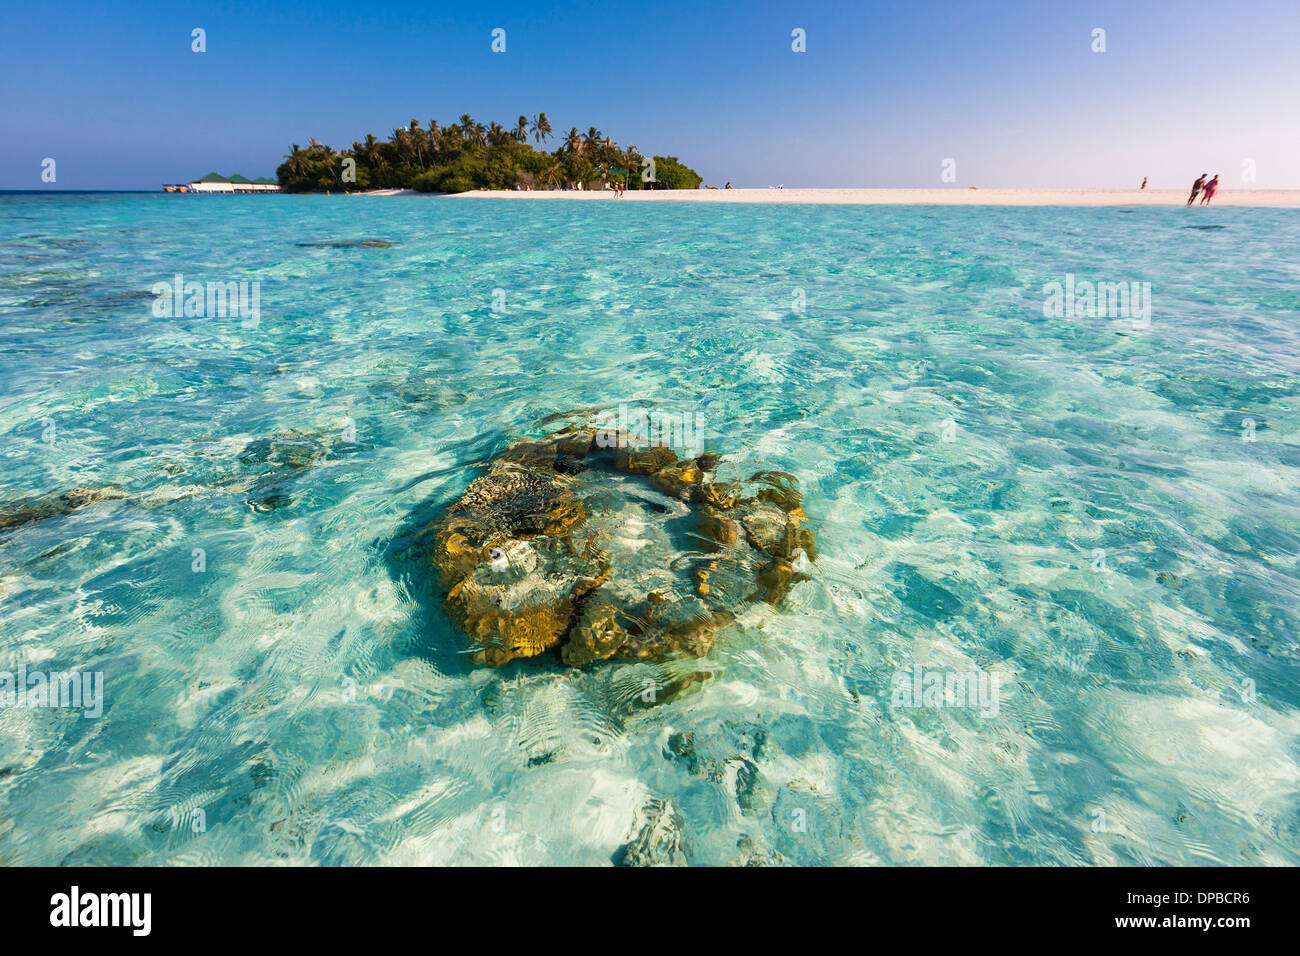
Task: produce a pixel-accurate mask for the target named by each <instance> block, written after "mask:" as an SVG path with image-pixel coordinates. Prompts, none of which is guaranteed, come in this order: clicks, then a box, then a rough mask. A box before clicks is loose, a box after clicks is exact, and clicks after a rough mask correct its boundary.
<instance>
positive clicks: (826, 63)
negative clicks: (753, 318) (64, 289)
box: [0, 0, 1300, 189]
mask: <svg viewBox="0 0 1300 956" xmlns="http://www.w3.org/2000/svg"><path fill="white" fill-rule="evenodd" d="M194 27H202V28H203V29H205V30H206V31H207V52H206V53H202V54H199V53H193V52H191V49H190V44H191V39H190V31H191V30H192V29H193V28H194ZM495 27H502V28H504V29H505V30H506V52H505V53H504V54H496V53H493V52H492V51H491V49H490V45H491V31H492V30H493V28H495ZM796 27H798V28H802V29H804V30H805V31H806V33H807V52H806V53H794V52H792V51H791V48H790V44H791V38H790V33H791V30H792V29H794V28H796ZM1094 28H1102V29H1104V30H1105V31H1106V52H1104V53H1094V52H1092V50H1091V44H1092V31H1093V29H1094ZM0 49H2V50H3V56H0V77H2V78H3V82H2V84H0V86H2V88H3V90H4V96H3V97H2V98H0V131H2V134H0V187H3V188H20V189H21V188H42V183H41V180H40V173H41V161H42V160H43V159H44V158H45V157H52V158H54V159H55V160H56V162H57V164H58V165H57V172H58V180H57V183H56V184H55V186H54V187H52V188H63V189H75V188H87V189H96V188H145V189H153V188H157V187H158V185H159V184H160V183H163V182H175V181H181V180H187V179H190V178H194V177H197V176H200V175H202V174H204V173H206V172H208V171H210V170H217V171H220V172H222V173H226V174H230V173H235V172H239V173H242V174H244V175H246V176H249V177H255V176H263V175H266V176H273V175H274V174H275V167H276V166H277V165H278V164H279V163H280V161H281V159H282V156H283V154H284V153H285V152H286V150H287V148H288V146H289V144H290V143H294V142H297V143H302V144H306V142H307V140H308V139H309V138H310V137H313V136H314V137H316V138H317V139H320V140H323V141H325V142H328V143H331V144H332V145H334V146H336V147H342V146H346V145H347V144H349V143H351V142H352V141H353V140H357V139H361V138H362V137H363V135H364V134H365V133H367V132H374V133H375V134H376V135H380V136H386V135H387V134H389V133H391V131H392V129H393V127H394V126H396V125H399V124H405V123H406V122H407V121H408V120H410V119H411V117H416V118H418V119H419V120H420V121H421V123H425V122H427V121H428V120H429V119H430V118H436V119H438V120H439V121H440V122H447V121H451V120H454V119H455V118H456V117H457V116H459V115H460V114H461V113H462V112H469V113H471V114H472V115H473V116H474V117H475V118H477V119H480V120H482V121H483V122H485V123H486V122H490V121H492V120H497V121H498V122H501V123H502V124H509V123H510V122H512V121H513V120H514V118H515V117H517V116H518V115H519V114H520V113H527V114H529V115H531V114H532V113H534V112H537V111H539V110H545V111H546V112H547V113H548V114H549V116H550V119H551V123H552V125H553V126H554V128H555V129H556V131H557V132H560V131H563V130H567V129H568V128H569V127H570V126H577V127H579V128H580V129H582V130H586V128H587V127H588V126H592V125H594V126H597V127H598V128H600V129H601V130H602V131H604V132H606V133H608V134H609V135H611V136H612V137H613V138H614V139H615V140H616V141H618V142H619V143H622V144H627V143H635V144H636V145H638V146H639V147H640V148H641V150H642V151H643V152H653V153H657V154H665V153H667V154H672V155H677V156H679V157H680V158H681V159H682V160H683V161H685V162H686V163H688V164H689V165H691V166H693V167H694V168H695V169H697V170H698V171H699V172H700V173H701V174H703V175H704V177H705V182H708V183H716V184H718V185H721V184H722V183H723V182H724V181H726V180H731V181H732V182H733V183H734V184H735V185H737V186H767V185H769V184H776V183H784V184H785V185H786V186H787V187H792V186H940V185H945V184H944V183H943V182H941V180H940V173H941V170H942V164H943V161H944V160H945V159H948V158H952V159H953V160H955V161H956V173H957V183H956V185H957V186H965V185H979V186H986V187H993V186H1023V187H1052V186H1056V187H1091V186H1098V187H1129V186H1136V185H1137V184H1138V183H1139V182H1140V181H1141V179H1142V177H1143V176H1148V177H1150V180H1151V186H1152V187H1168V188H1180V189H1181V188H1185V187H1186V186H1188V185H1189V184H1190V182H1191V180H1192V179H1194V178H1195V177H1196V175H1197V174H1199V173H1200V172H1202V171H1209V172H1220V173H1222V174H1223V178H1224V183H1225V187H1232V186H1234V185H1241V174H1242V169H1243V162H1244V161H1246V160H1253V161H1254V168H1255V169H1256V171H1257V176H1258V180H1257V183H1256V184H1255V185H1257V186H1259V187H1263V188H1300V65H1298V64H1300V0H1236V2H1233V3H1210V2H1201V0H1140V2H1139V0H1125V2H1096V3H1085V2H1073V0H1026V2H1017V0H1012V2H986V3H975V2H957V0H911V2H909V0H899V2H892V3H874V2H850V0H842V2H839V3H804V2H786V3H772V2H763V0H758V2H755V0H743V2H742V0H738V2H725V3H680V4H678V3H667V2H658V0H657V2H654V3H646V2H643V0H639V2H625V3H617V2H607V3H596V2H590V3H568V4H554V5H549V6H548V5H546V4H544V3H523V2H515V0H509V2H492V0H475V2H473V3H457V4H454V5H452V4H444V3H440V2H437V0H430V2H424V3H407V2H396V3H390V4H383V5H371V4H368V3H361V2H351V3H334V2H329V0H325V2H311V3H308V2H292V3H275V2H270V3H266V4H242V3H192V4H177V3H170V4H153V3H141V2H132V0H127V2H116V3H103V2H96V3H60V2H49V3H41V4H18V3H16V2H15V3H7V4H5V5H4V6H3V9H2V10H0ZM553 145H554V143H552V146H553ZM45 188H51V187H45Z"/></svg>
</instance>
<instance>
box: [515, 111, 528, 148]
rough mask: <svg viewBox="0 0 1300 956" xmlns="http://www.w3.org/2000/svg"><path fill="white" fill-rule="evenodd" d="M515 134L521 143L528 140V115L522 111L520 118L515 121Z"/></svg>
mask: <svg viewBox="0 0 1300 956" xmlns="http://www.w3.org/2000/svg"><path fill="white" fill-rule="evenodd" d="M514 136H515V139H517V140H519V142H521V143H523V142H527V140H528V117H527V116H525V115H524V114H522V113H520V114H519V119H518V120H517V121H516V122H515V128H514Z"/></svg>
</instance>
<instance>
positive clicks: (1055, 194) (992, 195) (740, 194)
mask: <svg viewBox="0 0 1300 956" xmlns="http://www.w3.org/2000/svg"><path fill="white" fill-rule="evenodd" d="M1190 191H1191V183H1190V182H1189V183H1188V188H1187V189H1145V190H1139V189H952V188H949V189H664V190H655V191H645V192H643V191H638V190H632V191H629V192H627V193H625V194H624V196H623V198H622V199H615V197H614V193H613V192H611V191H608V190H603V191H593V192H583V191H570V192H560V191H558V190H556V191H549V190H548V191H535V192H515V191H513V190H484V189H479V190H474V191H473V192H466V193H457V194H455V195H454V196H446V197H443V198H449V199H485V198H486V199H528V200H534V199H535V200H561V201H563V200H584V201H589V202H590V201H597V200H598V201H601V202H738V203H747V202H748V203H755V202H763V203H825V204H843V205H864V206H882V205H902V206H1181V205H1183V204H1184V203H1185V202H1187V194H1188V193H1189V192H1190ZM385 192H389V194H392V192H395V191H392V192H390V191H385ZM1198 203H1199V199H1198ZM1211 205H1214V206H1273V207H1284V208H1300V189H1232V188H1222V189H1220V190H1219V192H1218V193H1217V194H1216V195H1215V197H1214V199H1213V200H1212V201H1211Z"/></svg>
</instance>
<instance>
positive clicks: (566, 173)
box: [276, 113, 700, 193]
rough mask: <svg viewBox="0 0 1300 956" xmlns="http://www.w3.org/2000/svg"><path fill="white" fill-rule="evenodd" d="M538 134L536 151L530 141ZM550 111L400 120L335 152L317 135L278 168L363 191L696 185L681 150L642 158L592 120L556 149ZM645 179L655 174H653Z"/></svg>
mask: <svg viewBox="0 0 1300 956" xmlns="http://www.w3.org/2000/svg"><path fill="white" fill-rule="evenodd" d="M530 138H531V139H532V140H533V143H535V144H536V145H537V146H538V147H541V148H538V149H534V148H533V145H532V144H530V143H529V142H528V140H529V139H530ZM550 138H551V124H550V121H549V120H548V119H547V118H546V114H545V113H536V114H534V115H533V118H532V120H531V121H530V120H529V119H528V117H526V116H520V117H519V119H518V120H517V121H516V122H515V123H514V125H513V126H511V127H510V128H506V127H504V126H501V125H500V124H498V123H492V124H491V125H489V126H484V125H483V124H482V123H479V122H477V121H475V120H474V118H473V117H471V116H470V115H469V114H462V115H461V117H460V120H459V121H457V122H455V123H452V124H450V125H448V126H440V125H439V124H438V123H437V121H435V120H430V121H429V125H428V126H427V127H421V126H420V121H419V120H414V119H413V120H411V122H410V125H409V126H399V127H398V128H397V129H395V130H393V134H392V136H390V137H389V138H388V139H387V140H379V139H377V138H375V136H373V135H367V136H366V138H365V140H364V141H363V142H359V143H353V144H352V146H351V148H349V149H345V150H343V151H342V152H336V151H335V150H334V149H333V148H332V147H329V146H326V145H325V144H324V143H320V142H317V141H316V140H314V139H313V140H311V142H310V144H309V145H308V146H307V148H306V149H303V148H302V147H300V146H299V145H298V144H297V143H295V144H294V145H293V150H292V152H290V153H289V155H288V156H286V157H285V160H284V162H283V163H282V164H280V168H279V169H278V170H276V174H277V175H278V176H279V179H280V185H281V187H283V188H284V189H286V190H288V191H290V192H327V191H328V192H341V191H346V192H351V191H354V190H359V189H419V190H422V191H424V192H449V193H455V192H465V191H466V190H469V189H514V188H516V187H519V188H529V187H531V188H533V189H559V188H573V187H574V186H575V185H576V184H578V183H582V184H584V188H593V187H594V188H600V185H601V184H602V183H603V182H611V183H624V184H626V186H627V188H628V189H698V188H699V186H700V175H699V174H698V173H697V172H695V170H693V169H691V168H690V167H688V166H686V165H684V164H683V163H682V162H681V161H680V160H678V159H677V157H676V156H654V157H650V158H647V157H644V156H642V155H641V153H640V151H639V150H638V149H637V148H636V147H635V146H628V147H627V148H626V149H624V148H622V147H620V146H619V145H618V143H616V142H614V141H613V140H612V139H610V138H609V137H608V136H604V135H603V134H602V133H601V132H600V130H598V129H596V128H595V127H594V126H593V127H591V128H590V129H588V130H587V132H586V133H585V134H581V133H579V132H578V130H577V128H576V127H575V128H573V129H570V130H569V132H568V134H567V135H566V136H564V137H563V138H562V139H561V140H560V143H559V146H558V147H557V148H556V149H555V150H554V151H553V152H546V151H545V149H544V147H545V144H546V142H547V140H549V139H550ZM647 177H651V178H649V179H647Z"/></svg>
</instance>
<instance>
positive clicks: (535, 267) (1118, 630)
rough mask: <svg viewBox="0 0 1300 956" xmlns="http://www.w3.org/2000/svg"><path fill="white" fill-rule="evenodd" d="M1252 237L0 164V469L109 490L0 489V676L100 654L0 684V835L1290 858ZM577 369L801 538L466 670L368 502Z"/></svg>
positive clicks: (1268, 324)
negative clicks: (634, 626) (668, 618)
mask: <svg viewBox="0 0 1300 956" xmlns="http://www.w3.org/2000/svg"><path fill="white" fill-rule="evenodd" d="M1206 226H1218V227H1222V228H1215V229H1208V228H1202V227H1206ZM362 240H384V241H386V242H388V243H391V245H388V246H386V247H385V246H366V245H330V244H331V243H333V244H337V243H353V242H360V241H362ZM313 243H325V244H326V245H308V244H313ZM1297 263H1300V214H1298V213H1297V212H1295V211H1291V210H1268V209H1259V210H1252V209H1211V210H1191V211H1188V210H1184V209H1181V208H1179V209H1169V210H1161V209H1138V210H1124V209H1115V208H1093V209H1059V208H1035V209H1016V208H1003V209H992V208H988V209H958V208H924V207H911V208H903V207H833V206H793V205H791V206H779V205H777V206H745V205H735V206H731V205H728V206H705V207H698V206H687V205H675V204H654V205H645V204H636V205H619V204H617V203H616V202H613V201H611V202H609V203H575V204H567V203H524V202H511V201H508V200H501V201H494V200H481V201H470V200H459V201H458V200H435V199H428V198H418V199H385V200H376V199H364V198H357V197H301V198H299V197H279V196H250V197H196V196H166V195H158V196H114V195H83V196H76V195H67V196H40V197H31V196H0V434H2V435H3V436H4V441H3V442H2V443H0V500H12V499H18V498H24V497H30V496H32V495H38V494H48V493H54V492H60V491H64V490H66V489H68V488H70V487H73V486H78V485H91V486H101V485H107V484H116V485H119V486H121V487H122V488H123V489H125V490H126V491H127V492H128V493H129V497H128V498H126V499H122V500H115V501H104V502H100V503H98V504H95V505H91V506H89V507H86V508H83V509H80V510H77V511H75V512H73V513H71V514H67V515H63V516H56V517H52V518H49V519H48V520H45V521H42V522H40V523H37V524H30V525H27V526H25V527H22V528H18V529H15V530H10V531H6V532H3V533H0V613H2V617H0V671H11V672H12V671H17V670H18V669H19V667H20V666H26V667H27V668H28V669H29V670H32V669H41V670H45V671H66V670H71V669H76V670H79V671H83V672H102V674H103V675H104V682H105V701H104V712H103V715H102V716H101V717H99V718H89V717H84V716H82V715H81V714H80V713H79V712H77V711H73V710H70V709H22V708H13V707H0V863H4V864H36V863H68V864H73V863H82V864H126V863H136V864H177V863H191V864H193V863H215V864H235V863H244V864H257V863H271V862H287V863H302V864H307V863H321V864H337V863H390V864H428V863H525V864H531V863H571V864H603V863H608V862H610V861H611V860H612V859H614V858H615V857H617V856H618V854H619V851H620V848H621V847H622V846H623V845H624V844H626V843H627V842H628V840H629V839H630V837H631V836H632V834H633V832H634V831H635V829H636V828H637V826H638V825H639V821H640V819H641V813H642V809H643V808H644V807H646V806H647V805H651V801H654V800H663V801H667V802H669V803H670V804H671V805H672V806H673V807H675V808H676V811H677V814H678V817H679V819H680V828H681V840H682V845H683V847H684V856H685V858H686V859H687V860H689V861H690V862H692V863H698V864H728V863H746V862H765V863H796V864H823V863H825V864H832V863H834V864H989V863H992V864H1031V863H1032V864H1084V863H1093V864H1121V865H1123V864H1165V863H1187V864H1220V863H1222V864H1290V865H1294V864H1296V863H1300V815H1298V814H1297V807H1298V802H1297V801H1298V797H1300V747H1298V746H1297V744H1298V743H1300V709H1298V708H1300V691H1298V690H1297V677H1298V676H1300V645H1298V643H1297V641H1298V640H1300V572H1298V570H1297V554H1300V411H1298V409H1297V402H1300V329H1298V328H1297V317H1298V316H1300V265H1297ZM176 274H182V275H184V276H185V278H186V280H187V281H190V280H193V281H201V282H207V281H223V282H227V281H232V280H233V281H239V280H241V279H246V280H250V281H257V282H258V283H259V284H260V285H259V288H260V310H261V315H260V321H259V322H258V323H257V324H256V326H255V327H250V324H248V323H245V322H243V321H241V320H240V319H239V318H229V317H227V318H219V317H189V318H186V317H180V318H158V317H155V315H154V314H153V303H154V295H153V293H152V292H151V289H152V288H153V286H154V284H155V283H157V282H162V281H171V280H172V278H173V276H175V275H176ZM1067 274H1068V275H1074V276H1076V277H1078V278H1080V279H1087V280H1092V281H1108V282H1111V281H1113V282H1149V283H1150V284H1151V294H1152V301H1153V310H1152V314H1151V320H1150V323H1149V325H1146V324H1145V323H1141V322H1135V321H1133V320H1131V319H1124V318H1089V317H1068V316H1067V317H1062V318H1047V317H1045V316H1044V310H1043V301H1044V284H1045V283H1048V282H1051V281H1053V280H1056V281H1064V279H1065V276H1066V275H1067ZM495 290H500V291H501V294H503V296H504V298H503V299H502V295H501V294H498V296H497V298H496V304H497V305H498V307H499V308H498V309H497V310H494V308H493V304H494V291H495ZM795 290H803V295H804V299H805V300H806V308H804V309H803V310H802V311H797V310H795V309H793V308H792V305H794V303H795V302H796V299H797V293H796V291H795ZM619 404H628V405H632V406H641V407H644V406H649V405H653V406H654V407H656V408H658V409H661V410H665V411H672V412H677V413H683V414H691V415H699V416H701V418H702V420H703V422H704V434H705V442H706V445H707V446H708V447H709V448H710V450H716V451H718V452H721V453H723V454H724V455H726V456H727V459H728V460H730V461H733V462H734V463H735V466H736V467H737V468H740V469H747V468H752V470H758V469H759V468H773V469H779V470H783V471H787V472H790V473H791V474H794V475H796V476H797V477H798V478H799V480H800V482H801V487H802V489H803V491H804V494H805V504H804V506H805V508H806V510H807V511H808V513H809V515H810V517H811V520H812V522H813V523H814V524H815V526H816V527H817V530H818V535H819V543H820V548H821V557H820V559H819V561H818V562H817V564H816V565H815V568H814V571H813V576H812V580H810V581H807V582H804V583H802V584H799V585H797V586H796V588H795V589H794V591H793V592H792V594H791V596H790V598H789V600H788V601H787V603H786V605H785V606H784V607H783V608H780V609H777V610H775V611H772V610H755V611H753V612H752V613H746V614H745V615H744V616H742V618H741V620H740V621H739V622H738V624H737V625H736V626H733V627H731V628H729V629H728V631H727V633H726V634H725V635H724V636H723V637H722V638H721V639H720V640H719V642H718V644H717V646H716V647H715V648H714V650H713V651H712V652H711V654H710V655H709V657H708V658H706V659H705V660H703V661H699V660H688V661H677V662H668V663H665V664H658V665H656V664H631V663H626V662H623V663H620V662H611V663H606V664H602V665H596V666H593V667H590V668H587V669H585V670H581V671H578V670H570V669H567V668H563V667H561V666H559V665H558V663H556V662H555V661H554V660H552V659H550V658H545V659H535V660H531V661H523V662H516V663H514V664H511V665H509V666H507V667H504V668H501V669H499V670H494V669H488V668H478V667H474V666H472V665H471V664H470V663H469V661H468V659H467V654H466V642H465V641H464V639H463V638H462V637H460V636H459V635H457V634H455V633H454V632H452V630H451V629H450V627H449V625H448V624H447V621H446V618H445V615H444V614H443V612H442V610H441V607H440V605H439V603H438V594H437V593H436V591H435V590H434V589H433V588H432V587H428V586H421V583H420V579H419V576H418V575H416V574H413V573H412V568H411V567H410V563H409V562H406V561H404V560H403V558H402V552H401V543H402V542H403V541H404V540H405V539H406V536H408V535H409V534H410V532H411V531H412V530H413V529H415V528H418V527H419V525H420V524H421V523H422V522H423V521H426V520H428V519H429V518H431V517H432V516H433V515H436V514H437V513H438V510H439V509H440V508H442V507H444V506H445V505H447V504H448V503H450V502H452V501H455V500H456V499H457V498H458V497H459V496H460V495H461V493H463V491H464V489H465V487H466V486H467V485H468V483H469V482H470V481H471V480H472V479H473V478H474V477H475V476H476V475H477V474H479V473H480V472H481V466H482V463H483V462H485V461H486V460H487V459H489V458H490V457H491V456H492V455H493V454H494V453H496V452H498V451H500V450H501V449H502V448H504V447H505V445H507V444H508V443H509V442H510V441H511V440H513V439H514V438H517V437H519V436H521V435H528V434H540V433H541V432H542V431H544V430H545V429H546V428H548V427H553V426H548V425H546V424H544V422H545V419H547V417H548V416H551V415H553V414H555V413H557V412H565V411H567V410H570V409H579V408H583V409H589V408H604V409H611V410H616V409H617V407H618V405H619ZM1247 421H1253V422H1254V427H1253V429H1252V428H1251V427H1250V426H1249V425H1243V422H1247ZM290 430H296V431H298V432H302V433H304V434H305V435H307V436H310V437H309V439H308V441H309V444H310V447H311V448H312V449H314V451H313V452H312V455H311V461H310V462H309V463H308V464H309V467H303V468H300V469H292V470H290V471H287V472H283V473H281V474H278V475H277V476H276V479H277V480H276V481H275V483H274V484H273V486H272V487H271V488H270V490H269V491H267V492H266V493H265V494H262V493H260V492H256V491H254V492H250V491H248V490H247V489H246V488H244V487H243V486H240V485H237V484H231V483H230V479H231V478H232V476H237V475H240V474H247V473H248V471H249V469H250V468H251V469H253V470H256V469H257V468H258V467H259V462H257V461H256V460H254V461H252V462H251V463H250V462H247V461H245V462H241V461H240V459H239V456H240V455H241V453H243V452H245V450H246V446H248V444H249V443H250V442H253V441H254V440H256V439H259V438H267V437H270V436H273V435H277V434H284V433H287V432H289V431H290ZM1250 438H1253V439H1254V440H1249V439H1250ZM267 467H268V468H270V467H271V466H270V465H267ZM241 469H242V470H241ZM196 549H198V551H197V552H196ZM196 567H197V568H201V569H200V570H196ZM918 668H919V672H920V674H921V675H922V678H923V679H924V675H927V674H938V675H941V676H947V675H955V674H972V675H977V676H978V675H983V676H984V677H985V678H987V679H989V680H990V681H991V682H992V683H993V684H995V686H996V687H997V688H998V693H997V696H996V699H995V700H993V701H985V702H984V703H983V704H979V703H977V704H976V705H974V706H972V705H971V702H970V701H964V702H963V701H961V700H956V699H940V700H939V701H937V703H938V704H939V706H933V704H934V703H936V701H931V702H930V704H931V705H926V703H925V702H924V701H922V702H921V705H920V706H909V705H908V703H909V702H908V701H907V700H905V699H901V698H900V697H899V695H898V694H897V690H898V687H899V686H900V684H899V682H900V681H901V680H904V679H906V678H907V677H908V676H909V675H916V674H917V673H918V670H917V669H918ZM699 671H708V672H710V673H712V674H713V676H712V678H711V679H709V680H707V681H704V682H697V683H692V684H689V685H688V686H686V689H684V690H683V691H682V692H681V693H680V694H678V695H677V696H675V697H673V698H672V699H670V700H665V701H658V702H655V703H653V704H650V703H647V702H646V701H645V700H644V699H643V688H644V687H645V686H646V684H645V682H646V681H647V680H653V681H658V682H660V683H663V684H668V685H670V684H672V682H673V680H674V679H676V678H680V677H681V676H682V675H687V674H691V673H695V672H699ZM912 703H916V702H912ZM989 704H994V705H995V706H989Z"/></svg>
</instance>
